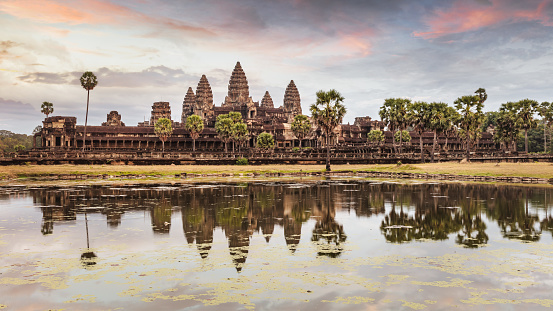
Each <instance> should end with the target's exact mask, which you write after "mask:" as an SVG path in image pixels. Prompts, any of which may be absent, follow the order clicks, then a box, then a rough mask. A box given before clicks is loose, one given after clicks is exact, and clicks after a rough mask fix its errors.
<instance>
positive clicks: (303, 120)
mask: <svg viewBox="0 0 553 311" xmlns="http://www.w3.org/2000/svg"><path fill="white" fill-rule="evenodd" d="M309 131H311V122H309V118H308V117H307V116H304V115H303V114H298V115H296V116H295V117H294V121H292V132H294V135H296V137H297V138H298V139H299V141H300V150H301V141H302V140H303V139H304V138H305V136H307V135H308V134H309Z"/></svg>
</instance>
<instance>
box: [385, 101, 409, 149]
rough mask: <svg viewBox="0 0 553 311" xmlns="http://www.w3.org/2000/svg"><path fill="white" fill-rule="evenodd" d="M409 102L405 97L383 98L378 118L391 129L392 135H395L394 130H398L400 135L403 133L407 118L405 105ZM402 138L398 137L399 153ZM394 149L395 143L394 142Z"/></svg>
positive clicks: (407, 121)
mask: <svg viewBox="0 0 553 311" xmlns="http://www.w3.org/2000/svg"><path fill="white" fill-rule="evenodd" d="M409 104H411V100H410V99H405V98H387V99H385V100H384V105H382V107H380V111H379V114H380V118H381V119H382V121H383V122H384V123H386V124H387V126H388V129H389V130H390V131H392V137H395V132H396V130H399V131H400V134H399V135H400V136H401V135H403V134H402V133H403V132H401V131H403V130H404V129H405V128H406V127H407V125H408V123H409V120H408V118H407V106H408V105H409ZM402 141H403V138H402V137H400V139H399V149H400V150H399V153H401V142H402ZM394 149H395V144H394Z"/></svg>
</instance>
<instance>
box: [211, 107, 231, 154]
mask: <svg viewBox="0 0 553 311" xmlns="http://www.w3.org/2000/svg"><path fill="white" fill-rule="evenodd" d="M232 125H233V121H232V119H231V118H230V117H229V115H228V114H220V115H218V116H217V121H215V130H216V131H217V135H218V136H219V139H221V140H222V141H223V142H224V143H225V152H228V142H229V141H230V140H231V138H232Z"/></svg>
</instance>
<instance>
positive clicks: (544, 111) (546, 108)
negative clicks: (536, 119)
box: [538, 102, 553, 153]
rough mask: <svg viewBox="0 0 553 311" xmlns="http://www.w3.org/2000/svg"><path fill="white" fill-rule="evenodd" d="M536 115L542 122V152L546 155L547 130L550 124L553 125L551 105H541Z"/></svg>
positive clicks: (548, 103)
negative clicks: (538, 115)
mask: <svg viewBox="0 0 553 311" xmlns="http://www.w3.org/2000/svg"><path fill="white" fill-rule="evenodd" d="M538 113H539V114H540V116H541V117H542V120H543V151H544V152H546V153H547V130H548V129H550V128H551V124H552V123H553V103H550V102H543V103H541V104H540V107H539V108H538Z"/></svg>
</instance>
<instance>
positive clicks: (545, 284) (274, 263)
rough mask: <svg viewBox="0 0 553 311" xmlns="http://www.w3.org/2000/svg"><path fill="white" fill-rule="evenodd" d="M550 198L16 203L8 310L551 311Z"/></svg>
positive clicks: (485, 191)
mask: <svg viewBox="0 0 553 311" xmlns="http://www.w3.org/2000/svg"><path fill="white" fill-rule="evenodd" d="M552 195H553V192H552V191H551V189H548V188H530V187H512V186H495V185H463V184H429V183H425V184H395V183H381V182H376V181H367V180H355V179H340V180H337V179H334V180H321V181H313V182H308V183H295V182H275V181H259V182H258V181H256V182H248V183H243V184H237V183H228V184H222V183H205V184H176V185H171V184H167V185H125V186H120V185H118V186H106V185H103V186H71V187H37V188H30V187H15V186H14V187H4V188H0V213H1V215H2V217H1V218H0V308H2V307H6V308H7V309H9V310H26V309H27V310H35V309H61V308H65V309H83V310H94V309H116V308H119V307H121V308H123V309H132V310H150V309H152V308H155V309H158V310H163V309H171V310H174V309H183V308H186V307H191V306H196V307H201V308H205V309H210V308H211V309H221V308H223V309H225V308H226V309H244V308H249V309H256V310H264V309H283V308H293V309H302V310H311V309H313V310H315V309H316V310H320V309H325V310H326V309H348V310H350V309H354V310H355V309H367V308H368V309H371V308H374V309H378V310H387V309H389V310H396V309H406V310H410V309H420V308H424V307H427V309H445V308H448V309H449V308H451V307H454V306H457V307H460V308H462V309H466V308H471V307H472V308H479V307H482V305H485V307H486V308H487V309H491V310H499V309H501V310H503V309H505V308H508V309H525V308H528V307H531V308H546V307H551V306H553V297H552V296H551V293H552V292H553V246H552V243H551V240H552V232H553V218H552V217H551V212H552V210H553V209H552V208H551V207H552V206H553V200H552V199H551V196H552ZM87 234H88V239H87Z"/></svg>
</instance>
